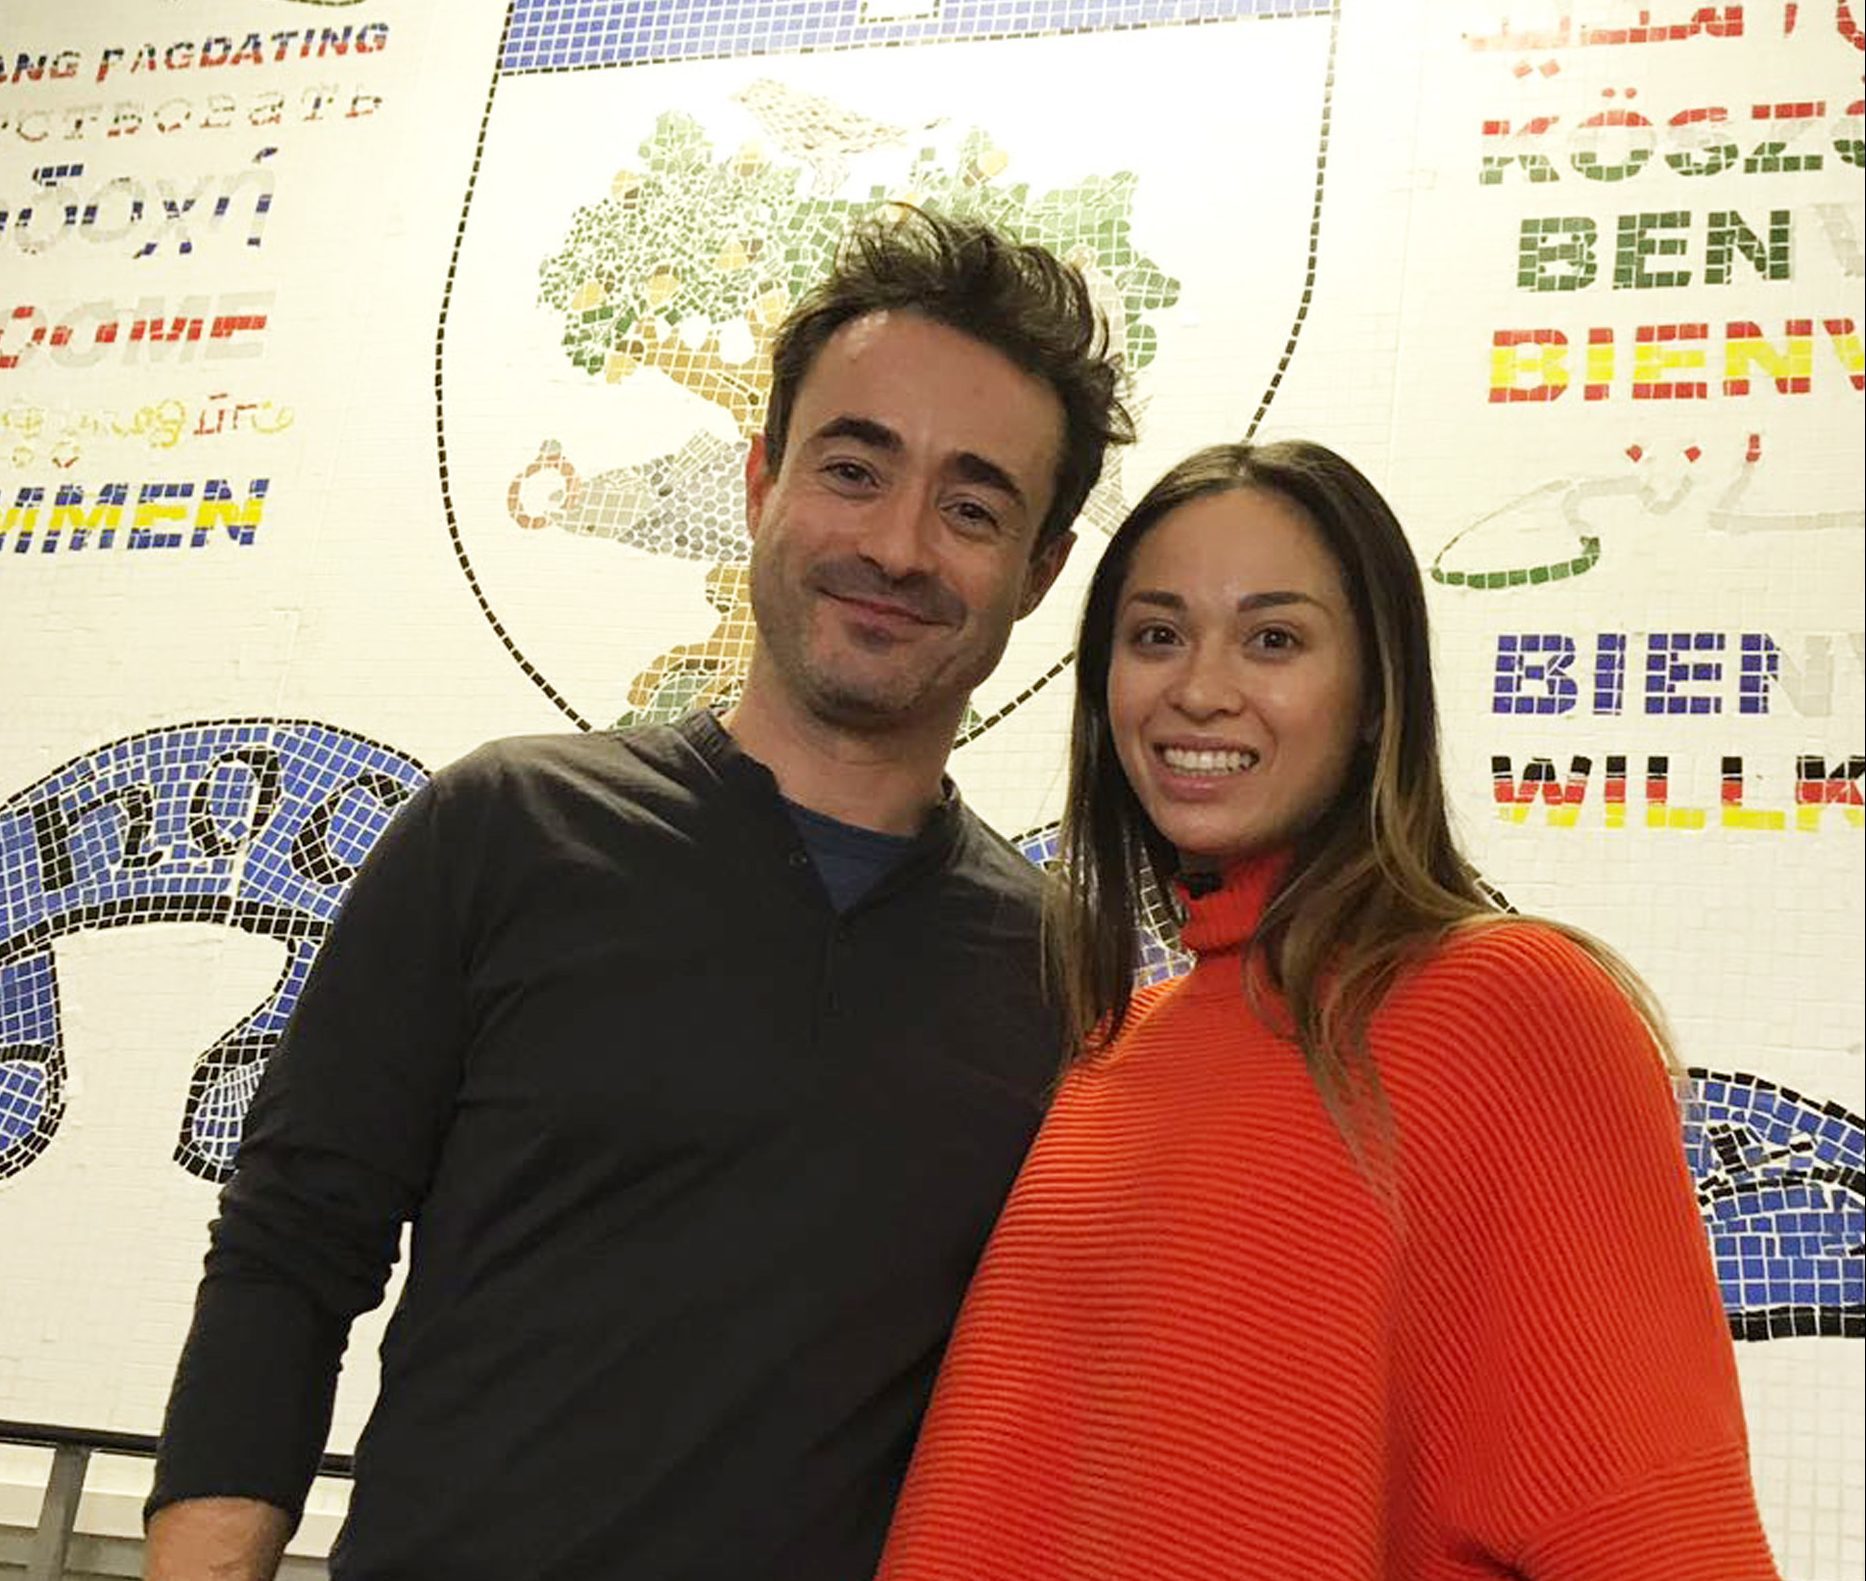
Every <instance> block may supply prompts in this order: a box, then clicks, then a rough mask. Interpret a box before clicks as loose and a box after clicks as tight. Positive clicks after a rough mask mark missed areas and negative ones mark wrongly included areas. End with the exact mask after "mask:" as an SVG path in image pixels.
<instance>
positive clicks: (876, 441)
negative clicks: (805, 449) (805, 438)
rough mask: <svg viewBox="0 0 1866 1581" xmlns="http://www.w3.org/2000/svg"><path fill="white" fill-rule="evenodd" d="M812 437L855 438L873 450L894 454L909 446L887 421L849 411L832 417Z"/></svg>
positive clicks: (817, 438) (816, 438) (814, 438)
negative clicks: (860, 415)
mask: <svg viewBox="0 0 1866 1581" xmlns="http://www.w3.org/2000/svg"><path fill="white" fill-rule="evenodd" d="M810 437H811V439H813V440H823V439H853V440H854V441H855V442H856V443H857V444H861V445H867V446H868V447H869V449H871V450H885V451H887V452H888V453H889V454H894V455H897V454H899V453H900V452H901V451H903V450H905V449H906V448H907V442H906V441H905V440H904V439H902V438H901V436H900V435H899V434H897V433H895V431H894V430H893V429H892V428H890V427H888V425H887V424H886V423H878V422H876V421H875V420H874V418H872V417H856V416H854V415H853V414H851V413H847V412H845V413H844V414H843V415H842V416H840V417H832V418H831V419H830V420H829V421H828V422H827V423H825V424H824V425H823V426H822V427H821V428H819V429H818V430H817V431H816V432H815V433H814V434H812V435H811V436H810Z"/></svg>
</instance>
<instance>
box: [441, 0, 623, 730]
mask: <svg viewBox="0 0 1866 1581" xmlns="http://www.w3.org/2000/svg"><path fill="white" fill-rule="evenodd" d="M516 9H517V0H506V7H505V21H504V22H502V23H501V24H500V26H499V47H498V51H497V53H495V54H494V56H493V69H492V85H491V86H490V87H489V88H488V89H487V90H486V107H485V109H483V110H482V111H481V112H480V117H479V134H478V136H477V137H476V138H475V139H474V142H473V166H472V169H471V170H469V171H468V172H467V185H466V195H465V197H463V198H462V199H461V202H460V223H459V224H458V225H456V226H455V227H454V245H453V251H452V252H451V253H449V254H448V257H447V281H446V284H445V285H444V286H443V287H442V288H441V312H440V318H439V320H438V322H437V323H436V324H435V327H434V447H435V452H436V457H437V459H438V462H439V466H440V484H441V511H442V513H443V514H444V515H445V516H446V518H447V540H448V542H449V543H451V544H452V545H453V550H454V559H455V560H456V561H458V562H459V565H460V572H461V574H462V575H463V576H464V577H465V578H466V580H467V586H468V587H469V588H471V589H472V590H473V599H474V602H476V603H477V604H478V605H479V609H480V613H481V614H482V615H484V616H485V617H486V622H487V624H488V625H490V626H491V627H492V630H493V635H494V636H496V637H497V638H498V639H499V640H500V642H502V643H504V644H505V651H506V652H507V653H509V654H511V656H512V657H513V658H514V659H516V660H517V661H518V667H519V668H520V669H521V670H523V671H524V672H525V674H526V676H527V677H529V678H530V680H531V681H532V683H533V684H534V685H535V686H536V687H537V688H538V690H539V691H541V692H543V693H544V695H545V696H546V697H547V698H549V699H550V701H551V702H552V703H553V704H555V705H556V708H557V710H558V712H559V713H561V714H562V715H563V716H564V717H565V718H566V719H568V720H569V721H570V722H571V723H572V724H573V725H575V726H576V727H577V729H579V730H586V731H587V730H594V729H595V728H596V726H595V725H594V724H592V723H591V722H590V721H589V720H587V719H585V718H584V717H583V715H582V714H581V713H579V712H578V710H577V708H576V707H575V705H574V704H572V703H571V701H570V699H569V698H567V697H565V696H564V695H563V693H562V692H560V691H558V690H557V688H556V687H554V686H553V685H551V683H550V682H549V681H547V680H546V679H545V678H544V675H543V672H542V671H540V670H539V669H538V667H537V666H536V665H535V664H533V663H532V662H531V660H530V659H528V658H526V657H525V655H524V653H523V651H522V650H521V649H520V648H519V646H518V644H517V643H516V642H514V641H513V640H512V634H511V633H510V632H509V631H507V630H506V629H505V623H504V622H503V621H502V620H500V619H499V617H498V615H496V614H495V613H494V612H493V607H492V605H491V603H490V602H488V600H487V598H486V590H485V589H484V588H483V587H481V586H480V584H479V576H478V573H476V572H475V571H474V569H473V561H472V559H471V557H470V556H469V555H468V554H467V550H466V541H465V540H464V539H463V538H462V537H461V536H460V517H459V513H458V512H457V511H456V510H455V509H454V491H453V484H452V481H451V477H450V474H449V471H448V465H447V417H446V410H447V406H446V401H445V399H444V393H445V392H444V389H443V386H444V384H445V382H446V375H445V362H444V360H443V357H442V350H443V348H444V347H445V346H446V344H447V314H448V311H449V309H451V308H452V306H453V300H454V276H455V274H456V273H458V272H459V268H460V249H461V248H462V246H463V245H464V244H465V242H466V228H467V220H468V219H469V218H470V217H471V215H472V213H473V194H474V192H475V191H476V190H477V189H478V187H479V167H480V161H481V160H482V159H484V158H485V156H486V130H487V128H488V127H489V126H490V125H491V124H492V107H493V104H494V102H495V101H496V100H497V99H498V97H499V81H500V78H502V77H503V76H504V75H505V73H504V72H503V71H501V70H500V68H499V62H500V61H502V60H504V59H505V46H506V40H507V39H508V37H509V36H510V35H511V31H512V15H513V12H514V11H515V10H516Z"/></svg>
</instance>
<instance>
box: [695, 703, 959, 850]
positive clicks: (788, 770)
mask: <svg viewBox="0 0 1866 1581" xmlns="http://www.w3.org/2000/svg"><path fill="white" fill-rule="evenodd" d="M720 723H721V724H723V725H724V726H725V728H726V730H727V731H728V732H729V733H730V734H731V736H732V739H733V740H734V741H736V742H737V743H738V745H739V748H740V750H742V751H743V752H744V753H745V754H746V755H747V756H748V757H752V758H756V759H757V760H758V761H759V762H760V763H762V764H763V765H764V766H765V767H766V768H768V769H769V770H770V771H771V773H772V775H773V777H774V778H775V779H776V780H777V782H778V789H779V790H780V791H781V792H783V794H784V796H785V797H786V798H787V799H788V800H790V801H793V802H795V803H797V805H798V806H800V807H807V808H809V809H810V811H812V812H818V813H822V814H823V815H824V816H825V817H829V818H835V819H839V820H840V821H841V822H843V823H849V824H854V825H855V826H856V827H857V828H860V829H873V830H876V831H877V832H879V833H882V834H917V833H918V832H919V830H920V826H921V825H922V824H924V823H925V822H926V819H927V814H928V813H930V812H931V811H932V810H933V808H934V807H936V806H937V805H938V804H939V799H940V779H941V775H942V774H943V773H944V772H945V768H946V758H947V754H948V753H949V752H950V751H951V750H952V738H953V732H954V730H955V729H956V727H957V725H958V720H957V719H956V718H954V719H952V720H946V719H943V718H942V719H938V720H932V721H930V722H927V723H921V724H916V725H915V726H912V727H903V728H901V729H896V730H890V731H880V732H877V731H859V730H851V729H848V728H846V727H842V726H838V725H835V724H832V723H830V722H828V721H826V720H822V719H819V718H817V717H816V716H815V715H813V714H811V713H809V712H808V711H807V710H806V709H804V708H802V707H800V706H798V705H797V704H796V703H795V702H794V700H792V699H791V698H789V697H788V696H787V695H786V694H785V693H784V692H783V691H782V690H781V688H780V687H778V686H776V685H765V684H760V677H758V676H757V675H756V673H754V674H753V675H751V676H748V677H747V678H746V687H745V692H744V695H743V696H742V697H740V699H739V701H738V702H737V703H736V704H735V705H734V706H733V708H732V709H731V710H730V712H728V713H727V714H725V715H724V716H723V717H722V718H721V720H720Z"/></svg>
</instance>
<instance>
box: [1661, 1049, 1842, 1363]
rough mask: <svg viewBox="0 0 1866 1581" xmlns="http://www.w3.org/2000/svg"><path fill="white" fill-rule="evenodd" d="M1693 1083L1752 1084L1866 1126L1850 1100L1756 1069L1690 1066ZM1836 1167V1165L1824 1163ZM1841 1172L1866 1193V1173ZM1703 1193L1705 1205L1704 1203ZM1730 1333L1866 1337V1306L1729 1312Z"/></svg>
mask: <svg viewBox="0 0 1866 1581" xmlns="http://www.w3.org/2000/svg"><path fill="white" fill-rule="evenodd" d="M1685 1075H1686V1076H1688V1077H1689V1078H1690V1079H1691V1081H1692V1082H1693V1083H1701V1082H1707V1081H1722V1082H1730V1083H1732V1084H1734V1085H1738V1086H1744V1087H1752V1088H1754V1089H1756V1090H1757V1091H1759V1092H1769V1093H1774V1094H1775V1095H1776V1096H1778V1097H1781V1098H1786V1099H1787V1100H1788V1101H1789V1102H1790V1103H1795V1104H1800V1105H1802V1106H1804V1107H1806V1108H1808V1109H1812V1110H1815V1111H1816V1112H1817V1113H1819V1114H1822V1115H1824V1116H1826V1117H1827V1118H1829V1119H1834V1120H1840V1121H1843V1122H1844V1123H1846V1124H1848V1125H1851V1126H1855V1127H1860V1128H1866V1119H1862V1117H1861V1116H1859V1115H1857V1114H1855V1113H1854V1112H1853V1111H1852V1110H1851V1109H1849V1108H1848V1107H1847V1106H1846V1105H1845V1104H1843V1103H1840V1102H1839V1101H1837V1100H1835V1099H1831V1098H1830V1099H1828V1100H1827V1101H1826V1102H1824V1103H1817V1102H1816V1101H1815V1100H1814V1099H1812V1098H1809V1097H1806V1096H1805V1095H1803V1094H1802V1093H1798V1092H1796V1091H1795V1090H1794V1088H1792V1087H1784V1086H1783V1085H1782V1084H1781V1083H1780V1082H1775V1081H1770V1080H1769V1079H1768V1078H1767V1077H1766V1076H1757V1075H1755V1074H1753V1073H1752V1072H1750V1071H1736V1070H1711V1069H1709V1068H1708V1067H1706V1066H1702V1065H1693V1066H1691V1067H1690V1068H1689V1069H1687V1070H1686V1072H1685ZM1823 1167H1825V1168H1833V1167H1835V1166H1823ZM1841 1173H1842V1174H1843V1175H1844V1176H1847V1177H1858V1178H1848V1179H1842V1180H1841V1181H1839V1182H1837V1183H1838V1184H1840V1185H1842V1186H1843V1187H1848V1188H1850V1189H1852V1190H1855V1191H1861V1192H1866V1171H1859V1170H1852V1169H1846V1170H1842V1171H1841ZM1693 1185H1694V1187H1697V1189H1698V1190H1699V1191H1700V1193H1701V1192H1702V1189H1703V1188H1702V1186H1701V1185H1700V1184H1699V1183H1698V1182H1697V1181H1695V1180H1694V1181H1693ZM1740 1194H1741V1192H1740V1188H1739V1189H1733V1190H1731V1191H1730V1192H1727V1193H1722V1194H1720V1198H1721V1196H1736V1195H1740ZM1703 1200H1704V1199H1703V1197H1702V1195H1700V1196H1699V1199H1698V1201H1699V1205H1700V1207H1701V1206H1702V1204H1703ZM1726 1316H1727V1317H1728V1318H1729V1322H1730V1337H1731V1338H1732V1339H1737V1340H1771V1339H1799V1338H1804V1337H1817V1338H1819V1337H1825V1338H1829V1339H1866V1304H1863V1303H1860V1302H1851V1303H1849V1304H1847V1305H1845V1306H1833V1307H1827V1306H1814V1307H1811V1306H1779V1307H1767V1308H1764V1309H1762V1310H1760V1311H1751V1312H1729V1311H1728V1310H1727V1309H1726Z"/></svg>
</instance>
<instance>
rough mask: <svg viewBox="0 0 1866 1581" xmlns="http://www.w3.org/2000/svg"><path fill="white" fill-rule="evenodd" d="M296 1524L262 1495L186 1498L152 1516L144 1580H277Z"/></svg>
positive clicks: (144, 1556)
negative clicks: (261, 1496) (263, 1498)
mask: <svg viewBox="0 0 1866 1581" xmlns="http://www.w3.org/2000/svg"><path fill="white" fill-rule="evenodd" d="M291 1529H292V1520H291V1517H290V1516H289V1515H287V1514H286V1513H285V1511H283V1510H281V1509H278V1508H276V1507H275V1506H273V1505H270V1504H266V1503H262V1502H261V1501H260V1500H258V1499H184V1500H183V1501H182V1502H181V1503H179V1504H170V1505H168V1506H167V1507H166V1508H164V1509H160V1510H157V1511H156V1513H155V1516H154V1518H153V1519H152V1520H151V1521H150V1522H149V1542H148V1546H147V1547H146V1548H145V1549H144V1551H143V1581H272V1578H273V1577H274V1576H275V1575H277V1574H278V1569H279V1557H280V1556H281V1555H282V1554H283V1553H284V1552H285V1540H286V1538H287V1537H289V1536H290V1535H291Z"/></svg>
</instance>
